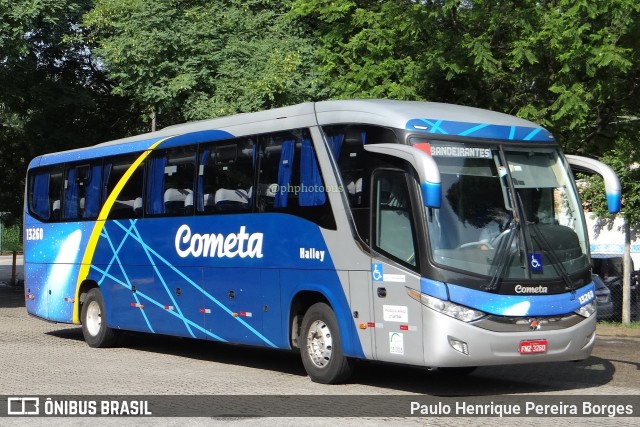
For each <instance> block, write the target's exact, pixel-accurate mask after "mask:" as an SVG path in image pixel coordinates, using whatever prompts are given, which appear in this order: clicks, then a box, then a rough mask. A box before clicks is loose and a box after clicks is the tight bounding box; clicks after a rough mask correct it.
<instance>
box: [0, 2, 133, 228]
mask: <svg viewBox="0 0 640 427" xmlns="http://www.w3.org/2000/svg"><path fill="white" fill-rule="evenodd" d="M90 7H91V2H90V1H83V0H78V1H73V0H64V1H61V0H42V1H38V2H33V1H30V0H12V1H8V0H0V87H2V88H3V89H2V91H1V92H0V168H2V170H4V171H10V173H5V174H4V176H3V179H2V180H1V181H0V212H10V213H12V216H11V217H8V219H9V220H11V218H13V219H17V218H19V217H20V214H21V207H22V196H23V194H24V175H25V170H26V166H27V164H28V162H29V160H30V159H31V158H33V157H34V156H36V155H39V154H42V153H45V152H51V151H58V150H64V149H70V148H77V147H79V146H84V145H92V144H96V143H97V142H101V141H104V140H106V139H111V138H113V137H115V136H116V135H118V136H122V133H123V132H125V129H128V128H129V125H130V124H129V122H130V119H129V117H127V111H128V110H129V108H128V106H127V103H126V102H125V100H124V99H122V98H121V97H114V96H113V95H112V94H111V87H110V85H109V83H108V81H107V79H106V78H105V76H104V74H103V72H102V71H101V70H99V69H97V68H96V66H95V61H94V60H93V58H92V57H91V56H90V50H89V49H88V46H87V45H85V44H83V43H81V42H80V43H79V42H78V41H77V37H74V36H76V35H77V34H78V33H79V32H80V31H81V29H80V27H79V26H78V23H79V22H80V19H81V17H82V16H83V14H84V13H85V12H86V11H88V10H89V8H90Z"/></svg>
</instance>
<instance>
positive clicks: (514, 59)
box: [291, 0, 640, 220]
mask: <svg viewBox="0 0 640 427" xmlns="http://www.w3.org/2000/svg"><path fill="white" fill-rule="evenodd" d="M291 13H292V15H293V16H295V17H296V18H298V19H302V20H304V22H305V23H306V24H307V25H308V26H309V27H311V28H313V29H314V31H315V33H314V34H315V35H316V37H317V38H318V40H319V42H320V47H319V53H320V66H319V70H320V79H321V85H322V87H323V89H324V92H323V94H324V95H325V96H327V97H340V98H341V97H346V98H349V97H365V98H372V97H394V98H403V99H417V100H430V101H441V102H451V103H457V104H464V105H472V106H477V107H483V108H488V109H492V110H496V111H502V112H506V113H510V114H515V115H518V116H520V117H524V118H527V119H530V120H533V121H536V122H538V123H540V124H542V125H543V126H545V127H546V128H548V129H549V130H551V131H552V133H553V134H554V135H555V136H556V138H557V139H558V140H559V141H560V143H561V144H562V145H563V147H564V149H565V151H567V152H570V153H578V154H583V155H591V156H594V157H602V156H603V155H604V156H605V159H606V160H609V161H610V162H611V163H613V164H620V165H621V166H620V168H619V171H620V172H622V170H623V169H624V168H626V169H625V170H627V169H628V167H629V165H630V164H632V163H634V162H637V161H638V160H640V159H639V153H638V152H636V151H634V150H629V149H628V148H629V147H630V146H632V145H633V143H634V142H635V141H637V135H638V134H640V121H639V120H638V117H640V103H639V102H640V101H639V99H640V97H639V96H638V95H639V94H638V90H639V83H640V68H639V67H638V64H639V63H640V57H639V55H640V49H638V48H639V43H640V3H638V2H637V1H635V0H611V1H607V2H593V1H588V0H545V1H539V0H521V1H518V2H505V1H500V0H432V1H414V0H397V1H369V0H331V1H329V0H296V1H294V3H293V9H292V12H291ZM622 165H625V166H624V168H623V167H622ZM621 177H622V180H623V188H624V189H625V198H624V200H625V201H626V203H630V202H631V200H634V196H632V193H633V194H640V193H636V191H637V189H636V188H635V187H634V185H633V183H632V182H629V181H627V180H629V179H633V178H632V176H630V175H628V174H626V173H621ZM594 188H595V187H594ZM603 197H604V195H602V198H603ZM634 207H635V206H634ZM629 208H631V206H628V207H627V209H626V212H627V215H630V211H631V210H632V209H629ZM638 219H639V220H640V218H638Z"/></svg>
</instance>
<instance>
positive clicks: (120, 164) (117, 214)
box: [102, 154, 144, 219]
mask: <svg viewBox="0 0 640 427" xmlns="http://www.w3.org/2000/svg"><path fill="white" fill-rule="evenodd" d="M138 156H139V154H134V155H131V156H122V157H118V158H114V159H110V160H109V161H107V162H105V165H104V169H103V181H102V187H103V188H102V198H103V201H106V200H107V199H108V198H109V197H110V196H112V192H113V191H114V189H115V188H116V185H117V184H118V182H120V180H121V179H123V177H124V176H125V173H126V172H127V170H129V168H130V167H131V165H132V164H133V162H134V161H135V160H136V159H137V158H138ZM143 165H144V162H143V163H141V164H140V165H139V166H138V167H137V168H136V169H135V170H134V171H133V173H132V174H131V176H129V178H128V179H127V181H126V182H125V183H124V186H123V187H122V190H121V191H120V192H119V193H118V195H117V196H116V198H115V200H114V202H113V205H112V206H111V209H110V211H109V215H108V219H124V218H136V217H137V213H136V211H135V207H136V205H139V204H140V201H141V200H142V183H143V169H144V166H143Z"/></svg>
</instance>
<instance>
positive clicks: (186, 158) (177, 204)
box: [134, 146, 196, 215]
mask: <svg viewBox="0 0 640 427" xmlns="http://www.w3.org/2000/svg"><path fill="white" fill-rule="evenodd" d="M195 160H196V147H195V146H192V147H177V148H171V149H169V150H162V151H158V152H157V153H154V155H153V156H152V157H150V158H149V161H148V162H147V163H148V167H147V181H146V182H147V197H146V200H147V210H146V212H147V214H148V215H160V214H166V215H191V214H193V189H194V176H195ZM141 207H142V200H141V199H140V200H138V199H136V200H135V201H134V212H136V211H137V210H140V209H141Z"/></svg>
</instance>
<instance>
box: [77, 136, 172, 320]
mask: <svg viewBox="0 0 640 427" xmlns="http://www.w3.org/2000/svg"><path fill="white" fill-rule="evenodd" d="M169 138H172V136H169V137H167V138H163V139H161V140H160V141H158V142H156V143H154V144H153V145H151V147H149V148H148V149H147V150H146V151H145V152H143V153H142V154H141V155H140V157H138V158H137V159H136V161H135V162H133V164H132V165H131V166H130V167H129V169H127V171H126V172H125V173H124V175H123V176H122V178H120V181H118V183H117V184H116V186H115V188H114V189H113V191H112V192H111V194H110V195H109V197H108V198H107V200H106V201H105V203H104V206H102V209H101V210H100V214H99V215H98V219H97V221H96V225H95V226H94V227H93V230H92V231H91V236H90V237H89V241H88V242H87V248H86V249H85V251H84V256H83V257H82V264H81V265H80V272H79V273H78V282H77V283H76V298H75V300H74V303H73V323H75V324H79V323H80V310H79V309H78V307H79V305H80V285H81V284H82V282H84V280H85V279H86V278H87V276H88V275H89V269H90V268H91V262H92V261H93V255H94V254H95V252H96V247H97V246H98V240H99V239H100V234H101V233H102V229H103V228H104V223H105V221H106V220H107V218H108V217H109V212H111V208H112V207H113V204H114V203H115V201H116V199H117V198H118V196H119V195H120V192H121V191H122V189H123V188H124V186H125V184H126V183H127V182H128V181H129V178H131V175H133V172H134V171H135V170H136V169H137V168H138V166H140V164H141V163H142V162H143V161H144V159H146V158H147V156H148V155H149V154H151V152H152V151H153V150H154V149H155V148H156V147H157V146H158V145H160V144H161V143H163V142H164V141H166V140H167V139H169ZM103 315H104V313H103Z"/></svg>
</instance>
